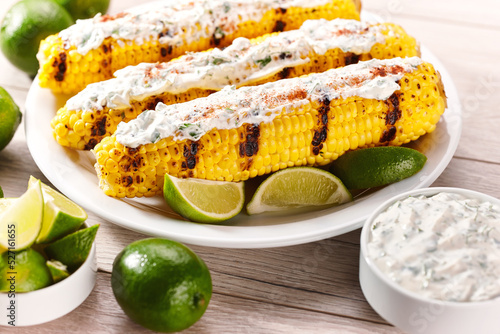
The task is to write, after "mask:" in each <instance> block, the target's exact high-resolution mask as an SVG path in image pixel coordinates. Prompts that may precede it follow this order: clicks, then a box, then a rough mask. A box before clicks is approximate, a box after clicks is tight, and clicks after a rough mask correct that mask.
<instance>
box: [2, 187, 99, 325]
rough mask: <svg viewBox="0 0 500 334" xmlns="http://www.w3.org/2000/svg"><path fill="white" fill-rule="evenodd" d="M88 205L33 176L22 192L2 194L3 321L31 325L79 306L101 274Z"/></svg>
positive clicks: (11, 323) (94, 229) (96, 226)
mask: <svg viewBox="0 0 500 334" xmlns="http://www.w3.org/2000/svg"><path fill="white" fill-rule="evenodd" d="M86 219H87V214H86V213H85V211H84V210H83V209H82V208H80V207H78V206H77V205H76V204H74V203H73V202H71V201H70V200H69V199H67V198H66V197H64V196H63V195H62V194H60V193H58V192H57V191H56V190H54V189H52V188H50V187H49V186H47V185H44V184H42V183H41V182H40V181H39V180H36V179H34V178H31V179H30V182H29V186H28V189H27V191H26V192H25V193H24V194H23V195H21V196H20V197H18V198H11V199H8V198H0V291H1V292H0V325H2V326H12V327H14V326H16V327H19V326H31V325H37V324H41V323H45V322H48V321H51V320H54V319H57V318H59V317H61V316H63V315H65V314H67V313H69V312H71V311H73V310H74V309H75V308H76V307H78V306H79V305H80V304H81V303H82V302H83V301H84V300H85V299H86V298H87V297H88V296H89V294H90V292H91V291H92V289H93V288H94V285H95V281H96V276H97V263H96V250H95V236H96V233H97V230H98V228H99V226H98V225H94V226H89V225H88V224H86V222H85V221H86Z"/></svg>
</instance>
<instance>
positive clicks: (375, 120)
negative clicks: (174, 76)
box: [93, 57, 446, 197]
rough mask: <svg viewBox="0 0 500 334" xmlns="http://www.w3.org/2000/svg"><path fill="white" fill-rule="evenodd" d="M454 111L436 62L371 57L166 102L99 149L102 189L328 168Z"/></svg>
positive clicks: (412, 134) (142, 192) (402, 139)
mask: <svg viewBox="0 0 500 334" xmlns="http://www.w3.org/2000/svg"><path fill="white" fill-rule="evenodd" d="M445 107H446V97H445V94H444V89H443V86H442V83H441V79H440V76H439V73H438V72H437V71H436V70H435V69H434V68H433V66H432V65H431V64H429V63H426V62H423V61H422V60H420V58H417V57H413V58H407V59H401V58H394V59H390V60H371V61H367V62H360V63H358V64H355V65H350V66H346V67H343V68H338V69H332V70H329V71H326V72H324V73H316V74H311V75H308V76H303V77H299V78H293V79H285V80H280V81H277V82H272V83H267V84H264V85H260V86H253V87H242V88H239V89H235V88H234V87H232V88H231V87H226V88H224V89H223V90H221V91H220V92H217V93H214V94H212V95H210V96H208V97H205V98H199V99H196V100H193V101H190V102H185V103H180V104H174V105H169V106H167V105H164V104H161V103H160V104H159V105H158V106H157V107H156V110H155V111H150V110H148V111H145V112H143V113H142V114H141V115H139V116H138V118H137V119H135V120H132V121H130V122H129V123H121V124H120V125H119V126H118V130H117V132H116V133H115V134H114V135H112V136H110V137H107V138H104V139H103V140H102V141H101V142H100V143H99V144H97V145H96V147H95V149H94V150H93V152H94V154H95V158H96V165H95V168H96V171H97V174H98V177H99V184H100V187H101V188H102V189H103V190H104V192H105V193H106V194H107V195H110V196H116V197H125V196H127V197H134V196H153V195H155V194H158V193H160V192H161V185H162V180H163V176H164V175H165V173H168V174H170V175H173V176H177V177H196V178H203V179H210V180H228V181H242V180H246V179H248V178H252V177H255V176H257V175H263V174H266V173H270V172H273V171H277V170H279V169H283V168H286V167H291V166H300V165H324V164H327V163H329V162H331V161H333V160H334V159H336V158H337V157H338V156H339V155H341V154H343V153H344V152H345V151H347V150H352V149H356V148H360V147H369V146H378V145H402V144H405V143H407V142H409V141H411V140H415V139H417V138H419V137H420V136H422V135H424V134H425V133H428V132H431V131H433V130H434V129H435V127H436V123H437V122H438V120H439V119H440V116H441V114H442V113H443V112H444V109H445Z"/></svg>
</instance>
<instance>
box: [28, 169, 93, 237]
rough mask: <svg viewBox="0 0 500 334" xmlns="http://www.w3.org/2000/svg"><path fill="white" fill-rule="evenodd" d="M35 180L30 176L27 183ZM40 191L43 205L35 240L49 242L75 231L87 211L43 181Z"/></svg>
mask: <svg viewBox="0 0 500 334" xmlns="http://www.w3.org/2000/svg"><path fill="white" fill-rule="evenodd" d="M37 181H38V180H37V179H35V178H34V177H33V176H31V177H30V180H29V184H32V183H34V182H37ZM42 191H43V199H44V202H45V206H44V213H43V221H42V230H41V231H40V234H39V235H38V238H37V239H36V242H37V243H50V242H52V241H54V240H56V239H59V238H61V237H63V236H65V235H68V234H70V233H73V232H75V231H77V230H78V229H79V228H80V227H81V226H82V224H83V222H84V221H85V220H86V219H87V213H86V212H85V211H84V210H83V209H82V208H81V207H80V206H78V205H77V204H75V203H74V202H72V201H71V200H69V199H68V198H66V197H65V196H63V195H62V194H61V193H59V192H57V191H55V190H54V189H52V188H51V187H49V186H47V185H45V184H43V183H42Z"/></svg>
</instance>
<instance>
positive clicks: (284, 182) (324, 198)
mask: <svg viewBox="0 0 500 334" xmlns="http://www.w3.org/2000/svg"><path fill="white" fill-rule="evenodd" d="M351 200H352V196H351V193H350V192H349V191H348V190H347V189H346V188H345V187H344V185H343V184H342V182H341V181H340V180H339V179H338V178H337V177H335V176H334V175H332V174H331V173H328V172H327V171H324V170H322V169H319V168H313V167H292V168H287V169H283V170H280V171H278V172H276V173H274V174H272V175H271V176H269V177H268V178H267V179H266V180H264V182H262V183H261V185H260V186H259V188H257V191H256V192H255V194H254V195H253V197H252V200H251V201H250V202H249V203H248V205H247V212H248V214H250V215H254V214H257V213H261V212H265V211H279V210H287V209H291V208H297V207H305V206H320V205H338V204H342V203H345V202H349V201H351Z"/></svg>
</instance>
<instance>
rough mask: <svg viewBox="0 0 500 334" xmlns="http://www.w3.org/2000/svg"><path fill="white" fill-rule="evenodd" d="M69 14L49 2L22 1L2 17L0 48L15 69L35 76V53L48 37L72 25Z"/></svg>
mask: <svg viewBox="0 0 500 334" xmlns="http://www.w3.org/2000/svg"><path fill="white" fill-rule="evenodd" d="M73 22H74V21H73V19H72V18H71V15H70V14H69V13H68V12H67V11H66V10H65V9H64V8H63V7H61V6H60V5H59V4H57V3H55V2H54V1H52V0H22V1H19V2H17V3H16V4H14V5H13V6H12V7H11V8H10V9H9V10H8V11H7V14H6V15H5V17H4V19H3V20H2V24H1V27H0V48H1V49H2V51H3V53H4V55H5V57H6V58H7V59H8V60H9V61H10V62H11V63H12V64H13V65H14V66H16V67H17V68H19V69H20V70H22V71H24V72H26V73H27V74H29V75H30V76H34V75H35V74H36V72H37V71H38V61H37V59H36V54H37V52H38V47H39V46H40V42H41V41H42V40H43V39H44V38H45V37H47V36H49V35H52V34H55V33H58V32H59V31H61V30H63V29H65V28H67V27H69V26H70V25H72V24H73Z"/></svg>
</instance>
